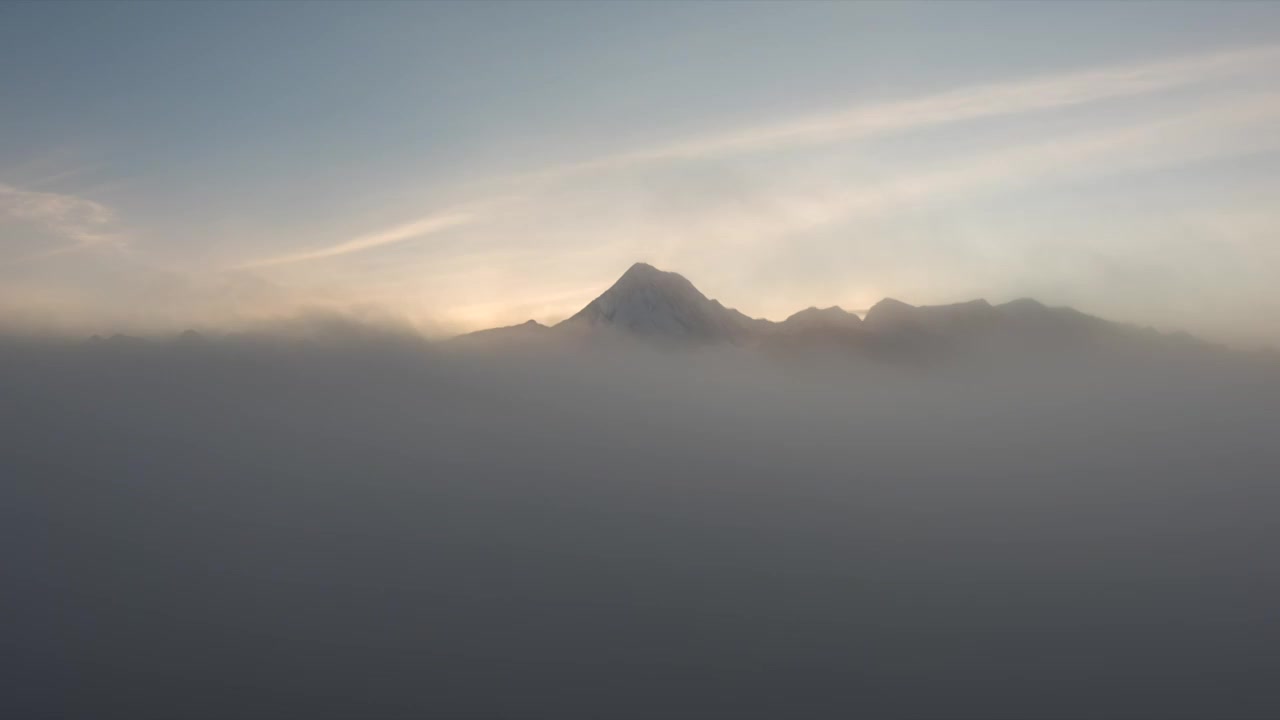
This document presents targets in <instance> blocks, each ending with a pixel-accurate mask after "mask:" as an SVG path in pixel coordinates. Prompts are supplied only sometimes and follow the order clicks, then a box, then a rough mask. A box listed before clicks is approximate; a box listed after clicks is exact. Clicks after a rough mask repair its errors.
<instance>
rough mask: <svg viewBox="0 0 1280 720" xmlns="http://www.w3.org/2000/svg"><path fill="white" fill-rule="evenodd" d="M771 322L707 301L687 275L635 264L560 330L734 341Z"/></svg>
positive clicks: (564, 323)
mask: <svg viewBox="0 0 1280 720" xmlns="http://www.w3.org/2000/svg"><path fill="white" fill-rule="evenodd" d="M769 324H771V323H769V322H768V321H765V320H755V319H752V318H750V317H747V316H746V315H744V314H742V313H740V312H738V311H737V310H733V309H731V308H726V307H725V306H723V305H721V304H720V303H719V302H717V301H715V300H710V299H708V298H707V296H706V295H703V294H702V293H701V292H699V291H698V289H697V288H696V287H694V286H693V283H691V282H689V281H688V280H686V279H685V278H684V276H682V275H679V274H677V273H673V272H664V271H662V270H658V269H657V268H655V267H653V266H652V265H647V264H645V263H636V264H635V265H632V266H631V268H630V269H628V270H627V271H626V272H625V273H623V275H622V277H620V278H618V281H617V282H616V283H614V284H613V286H612V287H610V288H609V289H608V290H606V291H605V292H604V293H603V294H602V295H600V297H598V298H596V299H595V300H592V301H591V302H590V303H588V304H587V306H586V307H584V308H582V310H580V311H578V313H577V314H575V315H574V316H573V317H571V318H569V319H568V320H565V321H564V322H562V323H560V324H559V325H557V326H556V329H557V330H562V331H569V332H586V331H590V330H593V329H600V328H610V329H613V330H618V331H622V332H626V333H629V334H633V335H639V336H643V337H648V338H662V339H666V340H675V341H693V342H703V343H710V342H729V343H734V342H739V341H742V340H744V339H746V338H749V337H750V336H751V335H752V334H753V332H754V331H756V330H758V329H760V328H761V327H763V326H765V325H769Z"/></svg>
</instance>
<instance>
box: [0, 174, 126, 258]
mask: <svg viewBox="0 0 1280 720" xmlns="http://www.w3.org/2000/svg"><path fill="white" fill-rule="evenodd" d="M0 220H3V221H6V222H8V223H11V224H16V225H20V226H23V227H25V228H28V229H29V230H30V231H31V232H34V233H36V234H39V235H42V236H48V237H51V238H54V239H56V240H58V241H62V243H63V244H59V245H57V246H56V247H53V248H51V249H47V250H43V251H40V252H37V253H35V254H33V255H27V256H24V257H22V258H19V259H23V260H25V259H32V258H41V257H49V256H53V255H60V254H64V253H68V252H74V251H77V250H83V249H85V248H89V247H95V246H101V245H109V244H114V245H119V244H122V243H124V242H125V241H126V240H127V236H126V234H125V233H124V231H123V230H122V229H121V227H120V224H119V219H118V218H117V216H116V212H115V210H113V209H112V208H110V207H108V206H106V205H103V204H102V203H99V202H96V201H93V200H89V199H87V198H83V197H79V196H76V195H68V194H63V193H54V192H40V191H35V190H27V189H23V188H19V187H15V186H13V185H7V184H3V183H0ZM66 241H69V244H68V243H67V242H66Z"/></svg>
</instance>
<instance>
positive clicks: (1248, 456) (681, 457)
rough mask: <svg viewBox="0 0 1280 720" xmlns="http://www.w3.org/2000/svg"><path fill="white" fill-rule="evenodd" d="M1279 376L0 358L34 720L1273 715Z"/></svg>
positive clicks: (1177, 370)
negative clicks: (46, 719)
mask: <svg viewBox="0 0 1280 720" xmlns="http://www.w3.org/2000/svg"><path fill="white" fill-rule="evenodd" d="M1278 380H1280V368H1278V367H1277V366H1276V365H1275V364H1274V362H1273V361H1270V360H1266V359H1259V358H1246V357H1243V356H1234V355H1229V354H1226V353H1221V352H1218V351H1208V350H1204V351H1200V350H1197V351H1194V352H1193V351H1190V350H1188V351H1186V352H1180V351H1174V350H1169V349H1167V348H1165V349H1160V350H1158V351H1157V350H1154V349H1153V350H1152V351H1150V352H1143V351H1141V350H1139V349H1131V350H1130V351H1128V352H1119V351H1114V352H1113V351H1097V352H1089V353H1086V352H1081V353H1078V354H1067V353H1056V354H1052V355H1048V354H1046V355H1043V356H1037V357H1030V356H1016V357H1003V358H1001V359H1000V360H999V361H997V360H996V359H994V358H991V357H986V358H983V359H981V361H980V362H979V361H973V362H968V363H960V362H958V361H956V362H940V363H933V364H918V363H917V364H910V365H903V364H896V363H892V362H881V363H876V362H871V361H867V360H862V361H854V360H850V359H847V358H842V357H839V356H836V355H826V356H822V358H821V360H815V359H813V358H810V359H808V360H801V359H797V358H788V359H785V360H784V359H781V358H780V357H778V356H775V355H766V354H756V353H752V352H748V351H742V350H732V349H724V350H717V349H701V350H686V351H671V352H660V351H646V350H642V349H640V348H634V347H631V348H603V347H594V348H577V349H575V350H573V351H563V352H557V351H555V350H553V349H549V348H541V349H526V350H525V351H523V352H522V353H521V354H510V353H507V354H502V353H499V352H497V351H495V350H491V351H487V352H479V351H475V350H471V351H468V350H466V349H463V348H458V347H456V346H454V347H448V346H432V345H427V344H423V343H419V342H415V341H411V340H405V339H397V338H395V337H386V336H380V335H376V334H369V333H365V334H361V335H351V334H338V335H333V336H325V335H323V334H322V336H321V337H318V338H317V337H316V336H314V335H313V336H311V337H309V338H297V337H295V338H293V339H290V340H280V339H275V340H273V339H269V338H261V337H259V338H239V339H224V340H207V339H202V338H197V337H188V338H185V339H183V340H180V341H174V342H170V343H129V342H125V341H108V342H105V343H96V344H73V345H67V344H51V343H43V344H42V343H38V342H28V341H23V342H18V341H9V342H6V343H3V345H2V346H0V429H2V430H3V434H2V435H0V437H2V438H3V439H0V476H2V477H3V483H2V484H0V528H2V529H0V533H2V537H0V539H2V542H0V566H3V567H4V568H5V579H6V583H5V586H6V592H4V593H3V594H0V612H2V613H3V615H4V617H5V618H6V621H5V630H4V632H3V634H2V637H3V648H2V650H3V652H2V653H0V656H3V657H4V664H5V666H6V667H5V675H6V677H7V678H8V683H7V689H6V691H5V692H4V693H3V694H2V695H0V713H2V714H4V715H5V716H12V717H40V716H51V717H53V716H56V717H69V716H82V717H109V716H127V717H170V718H172V717H228V716H254V717H284V716H291V717H390V716H396V717H422V716H441V717H487V718H489V717H619V716H621V717H631V716H635V717H655V716H660V717H666V716H676V717H709V716H724V717H753V716H754V717H838V716H847V715H852V716H863V717H986V718H997V717H1010V718H1036V717H1153V716H1158V717H1275V716H1276V715H1277V714H1280V690H1277V689H1276V686H1275V683H1274V678H1276V677H1278V676H1280V653H1278V652H1277V649H1280V627H1278V626H1277V625H1276V624H1275V622H1274V611H1275V608H1276V607H1280V570H1277V565H1276V563H1275V561H1274V558H1275V554H1276V552H1277V550H1280V530H1277V528H1276V524H1275V521H1274V518H1275V517H1276V515H1277V512H1278V511H1280V486H1277V483H1276V478H1277V475H1278V474H1280V473H1278V472H1277V470H1280V447H1278V446H1277V443H1276V442H1275V439H1276V437H1277V436H1278V435H1280V425H1278V424H1277V422H1278V421H1277V418H1280V382H1277V381H1278Z"/></svg>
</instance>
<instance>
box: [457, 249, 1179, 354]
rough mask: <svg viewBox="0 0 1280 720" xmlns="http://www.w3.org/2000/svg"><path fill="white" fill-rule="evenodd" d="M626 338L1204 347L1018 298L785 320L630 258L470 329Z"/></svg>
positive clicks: (887, 350)
mask: <svg viewBox="0 0 1280 720" xmlns="http://www.w3.org/2000/svg"><path fill="white" fill-rule="evenodd" d="M610 337H614V338H616V337H630V338H636V339H640V340H643V341H646V342H652V343H658V344H663V345H715V344H731V345H739V346H749V347H761V348H766V349H770V350H803V349H812V348H815V347H826V348H841V349H845V350H853V351H860V352H865V353H867V354H871V355H881V356H885V355H888V356H901V355H911V354H933V353H939V352H944V351H948V350H964V349H974V348H978V349H991V350H1000V349H1004V348H1009V349H1028V348H1040V349H1050V350H1052V349H1060V348H1064V347H1090V346H1094V345H1098V344H1105V343H1116V342H1120V343H1123V342H1135V341H1143V342H1150V341H1155V342H1157V343H1159V344H1165V345H1180V346H1187V345H1197V344H1201V343H1199V341H1196V340H1194V339H1192V338H1190V336H1187V335H1185V334H1178V335H1161V334H1160V333H1157V332H1155V331H1154V330H1150V329H1145V330H1144V329H1140V328H1137V327H1134V326H1130V325H1124V324H1121V323H1114V322H1110V321H1108V320H1103V319H1102V318H1098V317H1094V316H1092V315H1086V314H1085V313H1082V312H1079V311H1077V310H1073V309H1071V308H1065V307H1048V306H1046V305H1044V304H1042V303H1040V302H1038V301H1036V300H1032V299H1030V298H1022V299H1018V300H1013V301H1011V302H1007V303H1004V304H1002V305H992V304H991V303H989V302H987V301H986V300H982V299H979V300H971V301H968V302H961V303H954V304H950V305H924V306H916V305H909V304H907V303H905V302H902V301H901V300H896V299H893V298H885V299H884V300H881V301H880V302H878V303H876V304H875V305H873V306H872V307H871V308H870V309H869V310H868V311H867V313H866V317H865V318H860V317H859V316H858V315H856V314H854V313H851V312H847V311H845V310H843V309H841V308H839V307H828V308H824V309H819V308H816V307H810V308H807V309H805V310H801V311H799V312H797V313H795V314H794V315H792V316H790V317H788V318H787V319H786V320H783V321H782V322H773V321H770V320H763V319H757V318H752V317H749V316H747V315H745V314H743V313H741V312H739V311H737V310H734V309H732V308H727V307H725V306H724V305H722V304H721V303H720V302H719V301H717V300H712V299H709V298H708V297H707V296H706V295H703V294H702V293H701V292H700V291H699V290H698V289H697V288H696V287H694V285H693V283H691V282H689V281H688V280H687V279H686V278H685V277H684V276H682V275H679V274H677V273H674V272H667V271H663V270H659V269H657V268H655V267H653V266H651V265H647V264H645V263H636V264H634V265H632V266H631V267H630V268H629V269H628V270H627V271H626V272H625V273H623V274H622V277H620V278H618V280H617V282H615V283H614V284H613V285H612V286H611V287H610V288H609V289H608V290H605V291H604V293H602V294H601V295H600V296H599V297H597V298H596V299H595V300H592V301H591V302H590V303H588V304H587V305H586V306H585V307H583V308H582V309H581V310H579V311H578V312H577V313H575V314H574V315H573V316H572V317H570V318H568V319H567V320H565V321H563V322H561V323H559V324H557V325H554V326H551V327H548V326H545V325H540V324H538V323H536V322H534V321H532V320H530V321H528V322H526V323H523V324H521V325H513V326H511V327H505V328H494V329H491V330H481V331H479V332H474V333H469V334H467V335H463V336H460V337H459V338H457V339H456V340H457V342H459V343H463V344H468V345H485V346H495V345H503V344H506V343H511V344H525V343H530V342H551V341H556V340H565V341H567V340H592V339H603V338H610Z"/></svg>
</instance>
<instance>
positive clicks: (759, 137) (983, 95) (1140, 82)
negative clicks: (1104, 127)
mask: <svg viewBox="0 0 1280 720" xmlns="http://www.w3.org/2000/svg"><path fill="white" fill-rule="evenodd" d="M1277 64H1280V46H1275V45H1263V46H1257V47H1250V48H1244V49H1236V50H1229V51H1222V52H1216V53H1208V54H1197V55H1191V56H1186V57H1179V58H1173V59H1167V60H1160V61H1154V62H1146V63H1138V64H1131V65H1123V66H1117V67H1107V68H1099V69H1093V70H1085V71H1077V72H1069V73H1059V74H1055V75H1047V76H1042V77H1034V78H1029V79H1021V80H1013V81H1008V82H999V83H989V84H982V85H975V86H970V87H963V88H958V89H955V90H948V91H944V92H940V93H934V94H931V95H925V96H922V97H918V98H912V99H907V100H897V101H889V102H882V103H873V104H860V105H855V106H852V107H846V108H838V109H834V110H830V111H827V112H822V113H815V114H810V115H803V116H800V117H796V118H792V119H789V120H782V121H779V122H775V123H769V124H761V125H755V126H749V127H739V128H733V129H729V130H725V131H722V132H717V133H711V134H707V135H702V136H698V137H693V138H687V139H683V140H676V141H673V142H669V143H665V144H658V145H654V146H651V147H645V148H637V149H634V150H629V151H623V152H619V153H613V154H607V155H602V156H600V157H596V158H591V159H587V160H583V161H579V162H573V163H566V164H563V165H557V166H553V167H548V168H544V169H542V170H538V171H534V172H532V173H527V174H523V175H517V176H513V177H511V178H507V179H506V180H507V181H514V182H521V181H549V180H556V179H560V178H563V177H567V176H572V175H577V174H583V173H591V172H596V171H604V170H611V169H617V168H624V167H628V166H633V165H642V164H647V163H658V162H667V161H677V160H694V159H702V158H707V159H710V158H718V157H726V156H732V155H738V154H746V153H757V152H770V151H778V150H785V149H790V148H795V147H803V146H808V145H820V144H823V143H829V142H838V141H848V140H856V139H860V138H865V137H872V136H875V135H879V134H884V133H890V132H896V131H904V130H912V129H917V128H924V127H932V126H939V125H946V124H951V123H958V122H963V121H967V120H977V119H982V118H991V117H998V116H1003V115H1016V114H1021V113H1028V112H1036V111H1041V110H1052V109H1062V108H1067V107H1072V106H1076V105H1084V104H1088V103H1093V102H1099V101H1103V100H1109V99H1115V98H1124V97H1135V96H1140V95H1148V94H1152V93H1157V92H1161V91H1166V90H1172V89H1176V88H1181V87H1188V86H1193V85H1200V84H1203V83H1206V82H1211V81H1214V80H1217V79H1220V78H1225V77H1230V76H1234V75H1238V74H1241V73H1247V72H1257V71H1260V70H1266V69H1268V68H1272V67H1275V66H1276V65H1277Z"/></svg>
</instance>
